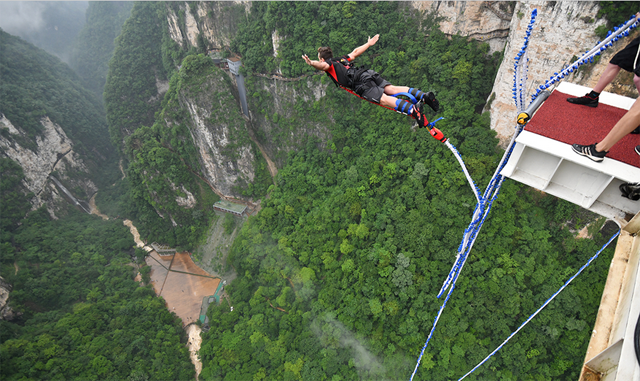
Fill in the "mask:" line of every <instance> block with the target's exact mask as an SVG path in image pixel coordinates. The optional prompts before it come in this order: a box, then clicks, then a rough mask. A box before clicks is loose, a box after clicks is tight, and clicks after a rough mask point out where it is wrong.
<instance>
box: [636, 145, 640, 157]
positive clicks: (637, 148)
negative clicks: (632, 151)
mask: <svg viewBox="0 0 640 381" xmlns="http://www.w3.org/2000/svg"><path fill="white" fill-rule="evenodd" d="M636 153H637V154H638V155H640V146H636Z"/></svg>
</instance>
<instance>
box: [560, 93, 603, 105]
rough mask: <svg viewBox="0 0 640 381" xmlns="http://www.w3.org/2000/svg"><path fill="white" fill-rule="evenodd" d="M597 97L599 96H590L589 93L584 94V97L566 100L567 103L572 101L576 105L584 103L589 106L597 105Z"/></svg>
mask: <svg viewBox="0 0 640 381" xmlns="http://www.w3.org/2000/svg"><path fill="white" fill-rule="evenodd" d="M598 98H599V97H595V98H594V97H592V96H591V95H589V94H586V95H585V96H584V97H580V98H567V102H569V103H573V104H576V105H585V106H589V107H598Z"/></svg>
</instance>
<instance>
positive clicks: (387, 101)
mask: <svg viewBox="0 0 640 381" xmlns="http://www.w3.org/2000/svg"><path fill="white" fill-rule="evenodd" d="M388 87H391V86H387V87H385V88H384V92H385V93H386V92H387V88H388ZM392 94H396V93H392ZM396 99H398V98H396V97H391V96H389V95H387V94H382V97H380V104H381V105H383V106H386V107H390V108H395V107H396Z"/></svg>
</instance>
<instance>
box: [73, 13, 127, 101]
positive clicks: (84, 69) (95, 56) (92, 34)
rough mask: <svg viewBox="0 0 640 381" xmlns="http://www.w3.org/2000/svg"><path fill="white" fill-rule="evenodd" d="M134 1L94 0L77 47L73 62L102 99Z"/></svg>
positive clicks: (76, 70) (74, 67)
mask: <svg viewBox="0 0 640 381" xmlns="http://www.w3.org/2000/svg"><path fill="white" fill-rule="evenodd" d="M132 7H133V2H125V1H122V2H118V1H96V2H90V3H89V8H88V9H87V16H86V23H85V25H84V27H83V28H82V30H81V31H80V33H79V34H78V36H77V37H76V42H75V45H74V47H73V51H72V55H71V60H70V63H69V64H70V66H71V67H72V68H73V70H74V71H75V72H76V73H78V76H80V78H81V79H82V81H83V84H84V86H85V88H86V89H87V90H89V91H91V92H92V93H93V94H95V95H96V97H97V98H98V99H99V100H102V92H103V91H104V85H105V82H106V79H107V70H108V69H109V66H108V64H109V60H110V59H111V56H112V55H113V49H114V40H115V38H116V37H117V36H118V35H119V34H120V31H121V29H122V24H124V22H125V21H126V19H127V18H128V17H129V15H130V13H131V8H132Z"/></svg>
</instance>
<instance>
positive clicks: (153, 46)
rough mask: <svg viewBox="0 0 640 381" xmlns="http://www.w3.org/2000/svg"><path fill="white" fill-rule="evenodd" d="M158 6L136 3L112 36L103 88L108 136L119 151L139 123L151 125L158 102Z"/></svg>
mask: <svg viewBox="0 0 640 381" xmlns="http://www.w3.org/2000/svg"><path fill="white" fill-rule="evenodd" d="M157 6H158V5H157V4H156V3H153V2H139V3H136V5H135V6H134V7H133V9H132V10H131V16H130V17H129V18H128V19H127V21H125V23H124V25H123V27H122V32H121V33H120V35H119V36H118V37H117V38H116V41H115V50H114V53H113V54H114V56H113V58H112V61H111V62H110V64H109V72H108V74H107V82H106V85H105V89H104V100H105V108H106V111H107V120H108V122H109V130H110V132H111V139H112V140H113V142H114V144H115V145H116V146H117V147H119V148H120V150H123V139H124V137H125V136H127V135H130V134H131V133H133V131H134V130H135V129H136V128H138V127H139V126H141V125H144V126H151V125H152V124H153V118H154V113H155V112H156V111H157V110H158V107H159V105H160V100H161V99H160V97H159V96H158V89H157V87H156V81H162V80H166V74H165V71H164V67H163V66H162V57H161V50H160V46H161V44H162V34H161V31H162V29H161V26H160V25H161V24H160V23H161V21H160V19H159V17H158V16H157V14H156V7H157Z"/></svg>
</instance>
